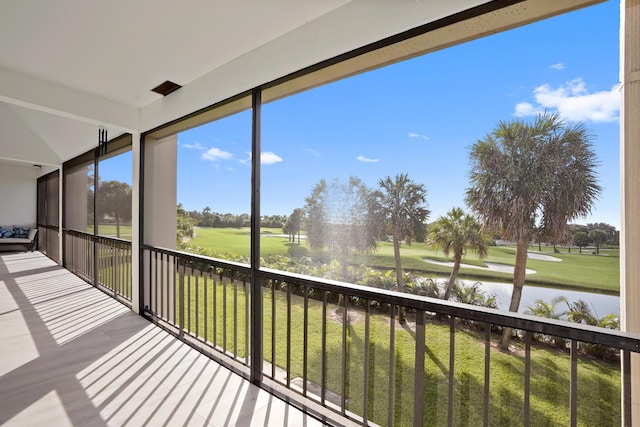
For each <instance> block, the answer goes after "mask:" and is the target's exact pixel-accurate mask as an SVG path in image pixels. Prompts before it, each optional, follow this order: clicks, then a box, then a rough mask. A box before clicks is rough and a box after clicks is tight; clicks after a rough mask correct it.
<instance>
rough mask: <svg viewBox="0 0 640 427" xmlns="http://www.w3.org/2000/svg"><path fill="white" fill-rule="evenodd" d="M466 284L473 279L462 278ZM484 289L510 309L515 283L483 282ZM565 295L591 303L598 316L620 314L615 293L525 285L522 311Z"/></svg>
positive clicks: (521, 303) (505, 308)
mask: <svg viewBox="0 0 640 427" xmlns="http://www.w3.org/2000/svg"><path fill="white" fill-rule="evenodd" d="M460 282H461V283H464V284H465V285H473V284H474V283H476V282H475V281H473V280H460ZM481 287H482V289H483V290H484V291H485V292H487V294H495V295H496V299H497V302H498V308H499V309H500V310H508V309H509V302H510V301H511V289H512V288H513V285H512V284H510V283H499V282H481ZM560 295H562V296H565V297H566V298H567V300H568V301H569V302H574V301H577V300H578V299H582V300H584V301H586V302H587V303H589V305H590V306H591V308H592V310H593V311H594V314H595V315H596V316H597V317H602V316H606V315H607V314H611V313H615V314H616V315H618V316H619V315H620V297H619V296H615V295H603V294H596V293H592V292H581V291H568V290H563V289H553V288H540V287H537V286H530V285H525V287H524V288H523V289H522V300H521V301H520V310H518V311H519V312H520V313H524V312H525V311H526V310H527V308H528V307H529V306H533V304H534V302H535V301H536V300H538V299H541V300H543V301H546V302H550V301H551V299H553V298H555V297H557V296H560Z"/></svg>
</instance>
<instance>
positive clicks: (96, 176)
mask: <svg viewBox="0 0 640 427" xmlns="http://www.w3.org/2000/svg"><path fill="white" fill-rule="evenodd" d="M101 135H102V134H101ZM101 147H102V143H101V144H100V147H98V149H96V152H95V156H94V157H93V236H91V239H90V240H89V241H90V242H91V246H92V249H93V251H92V252H93V275H92V277H91V280H92V281H93V282H92V285H93V286H98V268H99V265H98V245H97V243H96V235H97V234H98V183H99V182H100V171H99V170H98V165H99V163H100V162H99V160H98V155H99V151H100V149H101Z"/></svg>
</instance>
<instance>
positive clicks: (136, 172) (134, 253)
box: [130, 132, 144, 314]
mask: <svg viewBox="0 0 640 427" xmlns="http://www.w3.org/2000/svg"><path fill="white" fill-rule="evenodd" d="M141 148H142V147H141V143H140V132H133V133H132V134H131V157H132V158H133V159H132V162H133V164H132V173H131V175H132V176H131V184H132V188H131V277H130V280H131V308H132V310H133V311H134V312H135V313H137V314H140V313H142V312H143V310H144V301H142V299H143V298H141V296H142V295H144V292H142V289H141V284H142V280H141V277H142V275H141V272H142V265H143V264H142V255H141V251H140V244H141V242H142V232H141V230H142V227H141V224H140V211H141V210H142V206H141V204H142V173H141V171H142V164H141V159H142V152H141Z"/></svg>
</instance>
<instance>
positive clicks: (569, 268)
mask: <svg viewBox="0 0 640 427" xmlns="http://www.w3.org/2000/svg"><path fill="white" fill-rule="evenodd" d="M195 230H196V236H195V237H194V238H193V239H192V240H191V242H190V244H191V245H192V246H194V247H198V246H200V247H205V248H211V249H212V250H214V251H216V252H219V253H234V254H238V255H244V256H249V254H250V229H249V228H240V229H236V228H202V227H196V229H195ZM281 234H282V230H280V229H269V228H263V229H262V236H263V237H262V238H261V239H260V252H261V255H262V256H263V257H266V256H268V255H272V254H282V255H289V256H293V257H300V256H302V255H308V254H309V248H308V245H307V244H306V243H305V241H304V240H303V241H302V243H301V244H300V245H299V244H298V243H291V242H289V241H288V239H287V238H286V237H276V236H278V235H281ZM269 235H271V236H273V237H268V236H269ZM530 249H531V251H534V252H537V251H538V247H537V246H531V248H530ZM542 249H543V251H542V252H543V253H545V254H549V255H553V256H555V257H557V258H560V259H562V262H550V261H540V260H536V259H532V258H530V259H529V260H528V262H527V268H529V269H532V270H535V271H536V274H531V275H527V279H526V280H527V283H529V284H535V285H539V286H550V287H557V288H565V289H574V290H592V291H597V292H603V293H610V294H617V293H619V286H620V266H619V251H618V250H617V249H604V250H602V251H601V254H600V255H592V254H591V251H592V250H591V249H590V250H586V249H585V250H583V253H582V254H580V253H579V252H578V249H576V248H574V249H572V252H571V253H567V251H566V249H563V250H562V253H556V254H554V253H553V248H550V247H542ZM514 254H515V249H514V248H512V247H506V246H500V247H490V248H489V254H488V257H487V258H486V259H485V260H484V261H487V262H493V263H498V264H506V265H511V266H513V264H514V262H515V256H514ZM325 256H326V255H325ZM401 256H402V266H403V268H405V269H408V270H412V271H415V272H420V273H424V274H433V275H440V276H446V275H448V274H449V273H450V271H451V269H450V268H449V267H445V266H439V265H435V264H431V263H427V262H425V261H424V259H425V258H432V259H436V260H440V261H443V260H446V258H445V257H444V255H443V253H442V252H441V251H437V250H434V249H433V248H429V247H426V246H425V245H424V244H420V243H414V244H413V245H411V246H406V245H404V246H402V248H401ZM484 261H481V260H479V259H478V258H477V256H476V255H474V254H473V253H469V254H468V255H467V256H466V257H465V259H464V261H463V262H469V263H470V264H474V265H483V264H484ZM351 262H353V263H358V264H366V265H370V266H373V267H381V268H394V266H395V263H394V258H393V246H392V244H391V243H390V242H381V243H380V244H379V245H378V249H377V251H375V252H374V253H372V254H368V255H354V256H353V259H352V260H351ZM460 277H461V278H469V279H477V280H497V281H504V282H509V281H511V280H512V277H513V276H512V275H511V274H508V273H499V272H493V271H488V270H479V269H473V268H465V267H463V268H461V270H460Z"/></svg>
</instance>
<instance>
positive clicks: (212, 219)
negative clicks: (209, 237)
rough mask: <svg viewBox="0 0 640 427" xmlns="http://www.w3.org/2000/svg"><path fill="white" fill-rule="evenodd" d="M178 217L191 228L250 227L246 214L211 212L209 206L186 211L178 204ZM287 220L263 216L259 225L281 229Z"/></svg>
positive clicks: (285, 218)
mask: <svg viewBox="0 0 640 427" xmlns="http://www.w3.org/2000/svg"><path fill="white" fill-rule="evenodd" d="M178 217H182V218H183V219H185V218H186V219H187V220H188V222H191V223H192V226H196V227H216V228H227V227H235V228H240V227H250V226H251V215H249V214H248V213H243V214H232V213H220V212H213V211H212V210H211V208H210V207H209V206H206V207H205V208H204V209H202V211H198V210H191V211H187V210H185V209H184V207H183V206H182V203H178ZM288 218H289V217H288V216H287V215H263V216H262V218H261V219H260V223H261V225H262V226H263V227H270V228H282V227H283V226H284V224H285V223H286V222H287V219H288Z"/></svg>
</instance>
